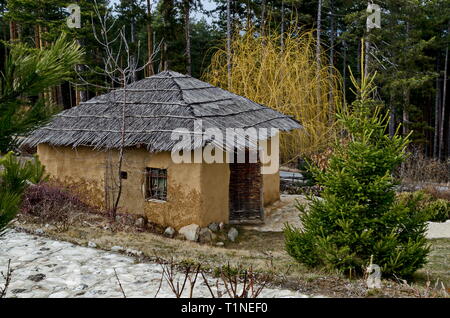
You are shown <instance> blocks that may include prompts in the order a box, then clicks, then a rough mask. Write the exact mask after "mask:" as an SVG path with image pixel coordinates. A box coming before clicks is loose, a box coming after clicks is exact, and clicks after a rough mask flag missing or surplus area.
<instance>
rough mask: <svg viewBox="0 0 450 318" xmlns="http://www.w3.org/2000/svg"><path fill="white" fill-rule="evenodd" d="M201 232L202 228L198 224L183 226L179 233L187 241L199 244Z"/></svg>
mask: <svg viewBox="0 0 450 318" xmlns="http://www.w3.org/2000/svg"><path fill="white" fill-rule="evenodd" d="M199 232H200V226H198V225H197V224H190V225H186V226H183V227H182V228H181V229H180V230H179V231H178V233H180V234H181V235H183V236H184V237H185V238H186V240H189V241H193V242H197V241H198V234H199Z"/></svg>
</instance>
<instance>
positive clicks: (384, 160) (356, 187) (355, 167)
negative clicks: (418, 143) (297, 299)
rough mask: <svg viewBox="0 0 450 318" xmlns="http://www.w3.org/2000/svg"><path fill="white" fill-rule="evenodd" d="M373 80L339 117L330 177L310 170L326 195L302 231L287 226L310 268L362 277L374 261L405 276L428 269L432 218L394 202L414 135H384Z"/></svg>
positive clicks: (307, 214)
mask: <svg viewBox="0 0 450 318" xmlns="http://www.w3.org/2000/svg"><path fill="white" fill-rule="evenodd" d="M373 78H374V77H373V76H372V77H366V78H362V79H361V81H360V82H359V83H358V82H357V81H356V80H355V78H354V77H353V76H352V82H353V85H354V86H355V93H356V96H357V99H356V101H355V102H354V103H353V104H352V107H350V108H349V109H348V110H347V111H342V112H340V113H339V114H338V115H337V118H338V123H339V125H340V126H341V127H342V129H343V135H344V137H343V138H341V139H337V140H336V143H335V146H334V152H333V154H332V155H331V158H330V161H329V166H328V168H327V169H326V170H325V171H322V170H320V169H318V168H314V167H313V168H312V171H313V173H314V176H315V178H316V180H317V181H318V183H319V184H320V185H322V186H323V188H324V191H323V193H322V195H321V198H319V197H315V198H314V197H310V198H309V200H310V206H309V210H306V209H305V207H303V206H299V209H300V210H301V211H302V213H301V215H300V219H301V222H302V228H301V229H298V228H293V227H292V226H290V225H288V224H287V225H286V227H285V231H284V234H285V242H286V249H287V251H288V253H289V254H290V255H291V256H292V257H294V258H295V259H296V260H298V261H299V262H301V263H304V264H306V265H308V266H312V267H316V266H320V267H325V268H328V269H330V270H339V271H341V272H344V273H347V274H350V273H362V272H363V271H364V268H365V267H366V266H367V265H369V262H371V261H372V260H373V263H375V264H377V265H379V266H380V268H381V270H382V273H383V275H384V276H393V275H396V276H399V277H408V276H410V275H412V274H413V273H414V272H415V271H416V270H417V269H419V268H421V267H422V266H423V265H424V264H425V263H426V257H427V254H428V252H429V246H428V243H427V241H426V238H425V233H426V229H427V223H426V221H427V218H428V217H427V214H426V213H424V212H423V210H422V209H419V208H418V207H417V204H418V202H417V201H414V200H410V201H408V202H407V203H404V202H403V203H402V202H400V201H399V200H396V199H395V190H394V186H395V185H396V181H395V180H394V178H393V176H392V172H393V171H394V169H395V168H396V167H397V166H399V165H400V164H401V163H402V161H403V160H404V159H405V148H406V146H407V145H408V143H409V136H408V137H402V136H401V135H399V134H398V133H396V134H395V135H394V136H393V137H390V136H389V135H387V134H386V129H387V125H388V117H387V116H386V115H383V114H382V113H381V107H380V106H379V105H378V103H377V102H376V101H375V100H373V99H372V97H371V96H373V93H374V90H375V87H374V85H373V84H372V83H373Z"/></svg>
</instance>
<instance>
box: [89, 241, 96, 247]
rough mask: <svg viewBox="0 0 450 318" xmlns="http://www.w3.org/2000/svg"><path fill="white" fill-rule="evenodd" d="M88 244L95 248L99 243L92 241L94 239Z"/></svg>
mask: <svg viewBox="0 0 450 318" xmlns="http://www.w3.org/2000/svg"><path fill="white" fill-rule="evenodd" d="M87 246H88V247H92V248H95V247H97V244H95V243H94V242H92V241H89V242H88V244H87Z"/></svg>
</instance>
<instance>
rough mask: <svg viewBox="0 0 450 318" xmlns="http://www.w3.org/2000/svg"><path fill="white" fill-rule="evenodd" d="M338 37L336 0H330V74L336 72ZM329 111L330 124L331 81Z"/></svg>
mask: <svg viewBox="0 0 450 318" xmlns="http://www.w3.org/2000/svg"><path fill="white" fill-rule="evenodd" d="M335 38H336V27H335V19H334V0H331V1H330V74H334V40H335ZM329 98H330V99H329V112H330V124H331V119H332V118H331V115H332V114H333V108H334V107H333V105H334V93H333V83H332V82H330V92H329Z"/></svg>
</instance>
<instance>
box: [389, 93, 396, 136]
mask: <svg viewBox="0 0 450 318" xmlns="http://www.w3.org/2000/svg"><path fill="white" fill-rule="evenodd" d="M389 104H390V105H389V136H391V137H393V136H394V134H395V108H394V104H393V98H392V92H389Z"/></svg>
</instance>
